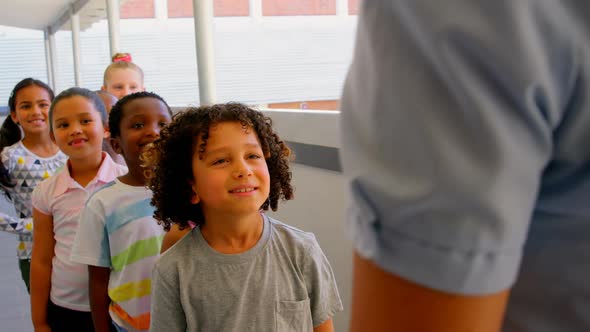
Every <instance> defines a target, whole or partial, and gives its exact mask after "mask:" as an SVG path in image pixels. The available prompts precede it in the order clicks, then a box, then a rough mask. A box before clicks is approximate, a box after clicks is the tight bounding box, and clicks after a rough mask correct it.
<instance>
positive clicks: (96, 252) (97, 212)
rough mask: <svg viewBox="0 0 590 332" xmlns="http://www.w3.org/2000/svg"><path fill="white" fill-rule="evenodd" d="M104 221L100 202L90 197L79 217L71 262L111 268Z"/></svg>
mask: <svg viewBox="0 0 590 332" xmlns="http://www.w3.org/2000/svg"><path fill="white" fill-rule="evenodd" d="M105 219H106V216H105V210H104V206H103V204H102V202H101V201H100V199H98V197H97V196H92V197H91V198H90V199H89V200H88V202H87V203H86V206H85V207H84V209H83V210H82V214H81V216H80V225H79V226H78V232H77V233H76V238H75V240H74V245H73V247H72V253H71V256H70V259H71V260H72V261H75V262H78V263H82V264H87V265H92V266H101V267H111V254H110V246H109V237H108V233H107V230H106V226H105Z"/></svg>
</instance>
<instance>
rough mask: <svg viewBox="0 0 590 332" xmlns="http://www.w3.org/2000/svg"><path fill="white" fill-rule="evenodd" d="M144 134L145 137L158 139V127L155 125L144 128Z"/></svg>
mask: <svg viewBox="0 0 590 332" xmlns="http://www.w3.org/2000/svg"><path fill="white" fill-rule="evenodd" d="M145 134H146V136H155V137H160V125H158V124H157V123H156V124H152V125H149V126H146V131H145Z"/></svg>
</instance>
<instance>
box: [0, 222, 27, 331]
mask: <svg viewBox="0 0 590 332" xmlns="http://www.w3.org/2000/svg"><path fill="white" fill-rule="evenodd" d="M16 244H17V243H16V236H15V235H13V234H8V233H1V232H0V331H5V332H29V331H33V326H32V324H31V309H30V306H29V294H28V293H27V289H26V287H25V284H24V283H23V281H22V279H21V277H20V271H19V269H18V260H17V258H16Z"/></svg>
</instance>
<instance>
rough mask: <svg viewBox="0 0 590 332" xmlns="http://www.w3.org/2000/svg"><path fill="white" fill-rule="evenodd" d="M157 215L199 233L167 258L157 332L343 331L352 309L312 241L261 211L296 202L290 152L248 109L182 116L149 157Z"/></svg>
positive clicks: (158, 286) (159, 286) (155, 307)
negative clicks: (336, 323)
mask: <svg viewBox="0 0 590 332" xmlns="http://www.w3.org/2000/svg"><path fill="white" fill-rule="evenodd" d="M145 155H146V157H149V156H151V158H149V159H147V160H146V162H148V165H151V166H152V167H154V173H153V176H152V177H151V179H150V188H151V189H152V190H153V200H152V203H153V204H154V205H155V206H156V211H155V216H156V219H158V220H160V221H161V222H162V223H163V224H164V226H165V228H169V227H170V224H171V223H175V224H178V225H179V226H181V227H190V225H189V221H194V222H195V223H196V224H197V227H195V228H194V229H193V230H192V231H190V233H188V234H187V235H186V236H184V237H183V238H182V239H181V240H180V241H179V242H177V243H176V244H175V245H174V246H172V247H171V248H170V249H168V251H166V252H165V253H164V254H162V256H161V258H160V260H159V261H158V262H157V263H156V267H155V269H154V275H153V288H152V292H153V294H152V321H151V331H152V332H160V331H165V332H169V331H244V330H245V329H248V330H250V331H281V332H285V331H312V330H313V331H316V332H317V331H333V324H332V316H333V315H334V313H335V312H337V311H340V310H342V304H341V302H340V298H339V295H338V289H337V287H336V282H335V279H334V275H333V272H332V269H331V267H330V264H329V263H328V260H327V259H326V257H325V256H324V254H323V252H322V250H321V249H320V247H319V245H318V243H317V241H316V239H315V237H314V235H313V234H311V233H306V232H303V231H300V230H298V229H296V228H294V227H291V226H288V225H285V224H283V223H281V222H279V221H277V220H274V219H272V218H270V217H268V216H266V215H265V214H264V213H262V212H261V210H268V208H271V209H273V210H276V209H277V205H278V201H279V199H281V198H282V199H291V198H292V197H293V189H292V187H291V184H290V181H291V174H290V172H289V160H288V159H289V157H290V150H289V148H288V147H287V146H286V145H285V144H284V143H283V142H282V141H281V139H280V138H279V137H278V136H277V134H276V133H275V132H274V131H273V129H272V126H271V120H270V119H269V118H267V117H265V116H264V115H263V114H262V113H260V112H258V111H255V110H252V109H250V108H248V107H247V106H245V105H241V104H225V105H213V106H210V107H200V108H196V109H189V110H188V111H186V112H184V113H181V114H179V115H177V116H175V118H174V121H173V122H172V123H171V124H170V125H169V126H168V127H166V128H165V129H164V130H163V131H162V133H161V138H160V140H158V141H156V142H155V143H154V146H153V148H151V149H150V150H149V154H145Z"/></svg>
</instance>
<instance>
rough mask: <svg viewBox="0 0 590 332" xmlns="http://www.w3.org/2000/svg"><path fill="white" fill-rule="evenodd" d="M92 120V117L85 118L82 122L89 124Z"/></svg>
mask: <svg viewBox="0 0 590 332" xmlns="http://www.w3.org/2000/svg"><path fill="white" fill-rule="evenodd" d="M90 122H92V120H91V119H84V120H82V124H89V123H90Z"/></svg>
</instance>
